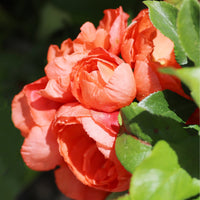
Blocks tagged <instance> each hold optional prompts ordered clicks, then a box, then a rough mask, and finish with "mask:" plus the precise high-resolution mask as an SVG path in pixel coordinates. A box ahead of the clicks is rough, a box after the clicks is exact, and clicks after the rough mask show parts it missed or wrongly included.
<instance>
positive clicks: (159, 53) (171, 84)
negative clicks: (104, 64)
mask: <svg viewBox="0 0 200 200" xmlns="http://www.w3.org/2000/svg"><path fill="white" fill-rule="evenodd" d="M121 54H122V57H123V59H124V60H125V61H126V62H127V63H129V64H130V65H131V66H132V68H134V77H135V82H136V89H137V95H136V98H137V99H138V100H139V101H141V100H142V99H143V98H145V97H146V96H148V95H149V94H151V93H153V92H156V91H160V90H165V89H170V90H172V91H173V92H176V93H178V94H180V95H182V96H184V97H187V95H186V94H185V93H184V91H183V89H182V87H181V82H180V80H179V79H178V78H176V77H174V76H171V75H167V74H162V73H160V72H159V69H160V68H164V67H167V66H170V67H173V68H176V69H178V68H181V66H180V65H179V64H178V63H177V62H176V59H175V55H174V44H173V42H172V41H171V40H170V39H169V38H167V37H165V36H164V35H163V34H162V33H161V32H160V31H159V30H158V29H156V28H155V27H154V26H153V24H152V23H151V21H150V19H149V11H148V9H144V10H142V11H141V12H140V13H139V14H138V16H137V17H136V18H135V19H133V21H132V23H131V24H130V25H129V26H128V27H127V29H126V31H125V33H124V38H123V42H122V47H121Z"/></svg>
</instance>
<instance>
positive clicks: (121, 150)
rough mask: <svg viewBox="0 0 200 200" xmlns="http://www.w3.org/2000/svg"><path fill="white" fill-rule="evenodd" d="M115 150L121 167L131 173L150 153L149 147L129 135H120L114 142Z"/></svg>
mask: <svg viewBox="0 0 200 200" xmlns="http://www.w3.org/2000/svg"><path fill="white" fill-rule="evenodd" d="M115 150H116V154H117V157H118V159H119V160H120V162H121V163H122V165H123V166H124V167H125V169H126V170H128V171H129V172H131V173H132V172H133V171H134V169H135V168H136V167H137V166H138V165H139V164H140V163H141V162H142V161H143V160H144V158H146V157H147V156H148V154H149V153H150V152H151V146H150V145H147V144H145V143H141V141H139V140H138V139H136V138H134V137H133V136H131V135H126V134H122V135H120V136H119V137H118V138H117V140H116V144H115Z"/></svg>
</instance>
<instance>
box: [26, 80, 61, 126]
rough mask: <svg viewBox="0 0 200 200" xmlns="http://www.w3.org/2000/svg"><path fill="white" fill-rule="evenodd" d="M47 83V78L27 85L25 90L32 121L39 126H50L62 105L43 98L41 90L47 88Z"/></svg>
mask: <svg viewBox="0 0 200 200" xmlns="http://www.w3.org/2000/svg"><path fill="white" fill-rule="evenodd" d="M47 81H48V80H47V78H46V77H43V78H41V79H39V80H37V81H35V82H33V83H31V84H28V85H26V86H25V87H24V90H23V91H24V93H25V95H26V98H27V102H28V105H29V109H30V113H31V116H32V119H33V121H34V122H35V123H36V124H37V125H38V126H46V125H49V122H51V121H52V119H53V118H54V115H55V112H56V110H57V109H58V108H59V106H60V103H58V102H55V101H51V100H49V99H47V98H44V97H43V96H41V94H40V90H43V89H44V88H45V87H46V84H47Z"/></svg>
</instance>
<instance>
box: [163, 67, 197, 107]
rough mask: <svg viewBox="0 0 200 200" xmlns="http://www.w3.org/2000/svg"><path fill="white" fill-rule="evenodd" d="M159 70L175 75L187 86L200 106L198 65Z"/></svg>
mask: <svg viewBox="0 0 200 200" xmlns="http://www.w3.org/2000/svg"><path fill="white" fill-rule="evenodd" d="M160 71H161V72H164V73H167V74H171V75H175V76H177V77H178V78H180V80H181V81H182V82H183V83H184V84H185V85H187V86H188V87H189V89H190V91H191V96H192V97H193V99H194V101H195V102H196V104H197V105H198V107H200V95H199V94H200V78H199V77H200V67H184V68H182V69H174V68H163V69H161V70H160Z"/></svg>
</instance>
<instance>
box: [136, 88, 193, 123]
mask: <svg viewBox="0 0 200 200" xmlns="http://www.w3.org/2000/svg"><path fill="white" fill-rule="evenodd" d="M138 106H139V107H142V108H144V109H145V110H147V111H149V112H150V113H152V114H156V115H161V116H165V117H169V118H172V119H174V120H176V121H178V122H186V121H187V120H188V118H189V117H190V115H191V114H192V113H193V112H194V111H195V109H196V105H195V103H194V102H193V101H191V100H188V99H186V98H184V97H182V96H180V95H178V94H176V93H174V92H172V91H170V90H164V91H159V92H155V93H153V94H151V95H149V96H148V97H146V98H145V99H143V100H142V101H140V103H139V104H138Z"/></svg>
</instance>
